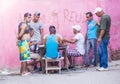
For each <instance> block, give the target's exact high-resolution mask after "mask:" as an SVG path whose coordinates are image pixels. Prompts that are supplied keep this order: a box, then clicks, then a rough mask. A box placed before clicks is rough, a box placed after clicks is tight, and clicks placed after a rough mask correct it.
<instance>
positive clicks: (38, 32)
mask: <svg viewBox="0 0 120 84" xmlns="http://www.w3.org/2000/svg"><path fill="white" fill-rule="evenodd" d="M39 18H40V13H38V12H35V13H34V17H33V20H32V21H31V22H30V24H29V26H30V28H32V29H33V30H32V31H31V35H32V38H31V42H36V44H42V43H43V25H42V23H41V22H40V21H39ZM37 47H38V45H32V46H31V49H32V50H34V51H35V52H37V51H36V49H37Z"/></svg>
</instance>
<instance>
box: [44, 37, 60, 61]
mask: <svg viewBox="0 0 120 84" xmlns="http://www.w3.org/2000/svg"><path fill="white" fill-rule="evenodd" d="M56 38H57V36H56V35H48V36H47V40H46V53H45V57H46V58H52V59H55V58H57V57H59V52H58V42H57V41H56Z"/></svg>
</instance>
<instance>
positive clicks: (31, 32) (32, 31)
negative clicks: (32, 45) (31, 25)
mask: <svg viewBox="0 0 120 84" xmlns="http://www.w3.org/2000/svg"><path fill="white" fill-rule="evenodd" d="M33 34H34V30H33V29H31V31H30V36H31V37H32V36H33Z"/></svg>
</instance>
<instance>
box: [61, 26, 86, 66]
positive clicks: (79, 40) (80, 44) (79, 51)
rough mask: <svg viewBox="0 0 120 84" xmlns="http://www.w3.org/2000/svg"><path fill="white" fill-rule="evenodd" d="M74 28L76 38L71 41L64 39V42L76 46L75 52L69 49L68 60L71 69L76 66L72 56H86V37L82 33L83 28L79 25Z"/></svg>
mask: <svg viewBox="0 0 120 84" xmlns="http://www.w3.org/2000/svg"><path fill="white" fill-rule="evenodd" d="M72 28H73V33H74V34H75V36H74V38H73V39H71V40H67V39H63V42H67V43H70V44H76V46H75V49H73V50H69V49H68V52H67V55H68V60H69V62H70V66H69V68H74V66H75V64H74V63H73V60H72V56H73V57H77V56H83V55H84V54H85V49H84V37H83V35H82V34H81V33H80V29H81V27H80V26H79V25H73V26H72Z"/></svg>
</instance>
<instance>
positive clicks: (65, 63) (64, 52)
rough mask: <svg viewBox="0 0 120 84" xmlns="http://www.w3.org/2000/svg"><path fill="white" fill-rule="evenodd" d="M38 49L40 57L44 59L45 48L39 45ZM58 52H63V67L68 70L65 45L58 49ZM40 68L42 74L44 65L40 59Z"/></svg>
mask: <svg viewBox="0 0 120 84" xmlns="http://www.w3.org/2000/svg"><path fill="white" fill-rule="evenodd" d="M39 48H40V55H41V56H42V57H44V54H45V46H44V45H39ZM58 49H59V50H63V57H64V67H65V68H66V69H67V70H68V64H67V45H65V46H62V47H59V48H58ZM41 63H42V64H41V66H42V72H43V73H44V72H45V64H44V60H42V59H41Z"/></svg>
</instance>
